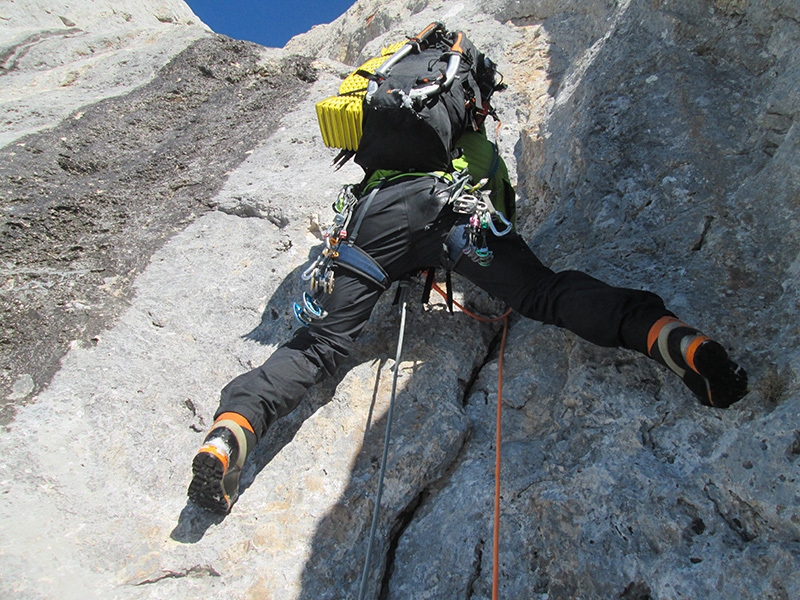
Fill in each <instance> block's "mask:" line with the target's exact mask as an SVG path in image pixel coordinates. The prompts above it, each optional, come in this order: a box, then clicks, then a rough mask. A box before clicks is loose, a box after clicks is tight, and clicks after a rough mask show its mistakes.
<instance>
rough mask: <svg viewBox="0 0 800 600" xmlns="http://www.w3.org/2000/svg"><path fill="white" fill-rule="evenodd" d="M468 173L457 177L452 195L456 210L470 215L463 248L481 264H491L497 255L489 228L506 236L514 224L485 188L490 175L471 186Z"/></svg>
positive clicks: (466, 253) (473, 259) (496, 233)
mask: <svg viewBox="0 0 800 600" xmlns="http://www.w3.org/2000/svg"><path fill="white" fill-rule="evenodd" d="M464 175H465V176H464V177H463V178H459V179H458V180H457V181H456V184H455V187H454V193H453V194H452V196H451V197H452V204H453V212H457V213H459V214H464V215H470V219H469V224H468V225H467V226H466V227H464V233H463V235H464V241H463V243H464V247H463V248H462V250H461V251H462V252H463V253H464V254H465V255H466V256H468V257H469V258H470V259H471V260H472V261H474V262H476V263H478V264H479V265H480V266H482V267H488V266H489V264H491V262H492V258H494V253H493V252H492V251H491V250H490V249H489V244H488V241H487V234H488V232H489V231H491V232H492V233H493V234H494V235H496V236H497V237H502V236H504V235H506V234H508V233H509V232H510V231H511V229H512V228H513V227H514V226H513V224H512V223H511V222H510V221H509V220H508V219H506V217H505V215H504V214H503V213H501V212H500V211H499V210H497V209H495V207H494V205H493V204H492V201H491V200H490V199H489V193H488V192H485V191H483V190H482V188H483V186H484V185H486V183H487V182H488V179H481V180H480V181H479V182H478V183H477V184H475V185H472V186H469V185H467V182H468V179H467V178H468V175H467V174H466V173H465V174H464ZM496 220H497V221H499V222H500V223H501V224H502V226H503V229H499V228H498V227H497V224H496V223H495V221H496Z"/></svg>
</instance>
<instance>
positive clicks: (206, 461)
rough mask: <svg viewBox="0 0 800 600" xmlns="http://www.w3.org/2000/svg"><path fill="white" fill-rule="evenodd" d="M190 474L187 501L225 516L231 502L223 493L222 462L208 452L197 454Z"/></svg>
mask: <svg viewBox="0 0 800 600" xmlns="http://www.w3.org/2000/svg"><path fill="white" fill-rule="evenodd" d="M192 473H193V478H192V483H191V484H189V492H188V495H189V500H191V502H193V503H194V504H196V505H197V506H199V507H201V508H205V509H207V510H210V511H213V512H215V513H218V514H222V515H227V514H228V513H229V512H230V510H231V506H232V505H233V501H232V500H231V498H230V497H229V496H228V494H226V493H225V488H224V485H223V480H224V478H225V467H224V466H223V464H222V462H221V461H220V460H219V459H218V458H217V457H216V456H214V455H213V454H211V453H209V452H198V453H197V455H196V456H195V457H194V460H193V461H192Z"/></svg>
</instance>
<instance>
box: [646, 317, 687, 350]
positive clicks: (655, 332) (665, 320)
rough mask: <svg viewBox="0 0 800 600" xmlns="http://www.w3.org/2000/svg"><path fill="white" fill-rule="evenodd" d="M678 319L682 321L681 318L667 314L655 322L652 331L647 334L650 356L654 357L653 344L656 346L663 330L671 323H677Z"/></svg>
mask: <svg viewBox="0 0 800 600" xmlns="http://www.w3.org/2000/svg"><path fill="white" fill-rule="evenodd" d="M676 321H680V319H678V318H676V317H670V316H667V317H661V318H660V319H659V320H658V321H656V322H655V323H653V326H652V327H651V328H650V332H649V333H648V334H647V354H648V355H649V356H650V358H653V346H655V343H656V341H657V340H658V336H659V335H661V330H662V329H664V327H666V326H667V325H669V324H670V323H675V322H676Z"/></svg>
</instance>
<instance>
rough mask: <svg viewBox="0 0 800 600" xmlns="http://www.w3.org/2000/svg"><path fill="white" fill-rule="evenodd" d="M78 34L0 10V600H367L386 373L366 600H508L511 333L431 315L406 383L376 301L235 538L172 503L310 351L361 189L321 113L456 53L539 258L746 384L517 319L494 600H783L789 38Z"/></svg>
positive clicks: (154, 21) (379, 31)
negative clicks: (384, 51) (315, 302)
mask: <svg viewBox="0 0 800 600" xmlns="http://www.w3.org/2000/svg"><path fill="white" fill-rule="evenodd" d="M70 6H71V7H72V8H71V9H70V10H72V11H73V12H69V13H68V12H67V7H66V6H65V7H63V8H59V9H58V10H56V9H55V7H53V8H52V9H48V10H47V11H45V10H44V9H41V10H39V9H38V4H35V3H33V2H29V3H23V2H16V3H12V4H11V6H10V8H8V9H6V8H3V9H2V11H5V12H0V16H2V17H3V18H4V19H8V21H6V20H4V21H3V22H2V23H3V24H2V25H0V26H2V27H4V28H6V29H5V30H4V32H5V31H9V32H10V33H11V35H10V36H4V38H3V50H0V52H1V54H0V56H1V57H2V58H3V60H4V61H5V62H3V63H2V68H3V70H2V72H0V86H2V87H0V102H2V107H3V111H4V119H3V124H2V127H3V129H2V130H1V132H2V135H3V136H4V138H3V139H4V143H5V144H6V145H5V146H4V147H3V148H2V149H0V153H2V156H3V161H2V164H0V203H2V208H3V217H4V224H3V229H2V246H0V252H1V253H2V269H3V275H4V277H3V281H4V283H3V288H2V303H3V304H2V308H3V324H2V325H3V348H4V350H3V359H2V360H3V365H2V368H3V378H4V386H5V389H4V391H3V393H4V396H5V402H6V409H5V411H4V421H3V423H4V426H5V429H6V430H5V431H4V432H3V435H2V436H0V456H2V457H3V460H2V461H1V462H0V469H1V470H2V471H0V493H1V495H0V497H2V499H3V500H2V503H0V521H1V522H2V531H3V535H2V536H0V557H1V558H2V560H0V590H2V591H3V592H5V594H6V595H8V596H9V597H23V598H39V597H43V598H50V597H59V598H72V597H76V598H77V597H80V598H86V597H97V598H198V597H201V598H210V597H216V596H223V595H225V596H226V597H235V598H275V599H283V598H287V599H288V598H304V599H305V598H307V599H312V598H313V599H315V600H316V599H319V598H331V599H338V598H344V597H357V595H358V590H359V585H360V581H361V571H362V569H363V565H364V560H365V553H366V547H367V536H368V533H369V528H370V521H371V518H372V510H373V499H374V494H375V490H376V485H377V475H378V470H379V468H380V456H381V449H382V443H383V427H384V425H385V419H386V410H387V407H388V398H389V392H390V388H391V380H392V369H394V368H397V369H399V371H398V384H399V391H400V392H399V395H398V400H397V407H396V412H395V421H394V423H393V429H392V431H393V434H392V444H391V447H390V454H389V463H388V465H387V467H388V469H387V471H388V472H387V479H386V488H385V491H384V496H383V501H382V504H381V519H380V521H379V524H378V535H377V538H376V541H375V544H374V546H373V554H372V561H371V565H372V568H371V571H370V572H369V574H368V579H367V582H368V585H367V597H370V598H398V599H399V598H473V599H477V598H489V597H491V583H492V511H493V486H494V473H493V471H494V450H495V448H494V445H495V444H494V439H495V429H494V416H495V410H496V407H495V402H496V399H497V395H498V383H497V376H498V362H499V360H498V358H499V357H498V355H497V350H498V342H499V334H500V325H497V324H494V325H486V324H480V323H477V322H474V321H471V320H470V319H468V318H467V317H466V316H464V315H460V314H456V315H448V314H447V313H446V311H445V310H444V309H443V305H442V304H441V303H435V304H433V305H432V306H428V307H422V306H420V305H419V304H418V303H416V302H415V299H416V294H418V293H419V291H420V290H419V286H417V287H415V288H414V289H413V290H412V292H411V293H412V301H413V302H412V305H411V307H410V314H409V324H408V328H407V331H406V336H405V348H404V352H403V355H402V358H401V361H400V364H399V365H395V364H394V352H395V348H394V346H395V342H396V335H397V329H398V316H397V311H396V307H394V306H392V302H391V300H392V297H391V296H393V294H387V296H386V298H384V299H383V300H382V302H381V303H380V304H379V306H378V307H377V308H376V311H375V314H374V316H373V319H372V321H371V323H370V325H369V326H368V328H367V330H366V331H365V333H364V334H363V339H362V343H361V344H360V345H359V348H358V350H357V351H356V352H355V353H354V355H353V356H352V357H350V359H349V360H348V363H347V364H346V365H345V368H343V369H342V370H341V371H340V372H339V373H338V374H337V376H336V377H335V378H333V379H331V380H327V381H325V382H323V383H321V384H319V385H318V386H316V387H315V388H313V389H312V391H311V392H310V393H309V395H308V397H307V398H306V400H305V401H304V402H303V404H302V405H301V407H300V408H298V410H297V411H296V412H295V413H294V414H293V415H291V416H290V417H288V418H287V419H285V420H284V421H282V422H280V423H279V424H278V425H277V426H276V427H275V428H274V430H273V431H272V432H270V434H269V435H268V436H267V438H266V439H264V440H262V442H261V443H260V444H259V445H258V446H257V448H256V450H255V451H254V453H253V454H252V455H251V457H250V459H248V463H247V465H246V467H245V473H244V477H243V492H242V495H241V498H240V500H239V501H238V503H237V504H236V505H235V507H234V509H233V511H232V513H231V514H230V515H228V516H227V517H226V518H224V519H223V518H219V517H213V516H211V515H209V514H207V513H205V512H204V511H200V510H198V509H196V508H194V507H192V506H191V505H188V504H187V503H186V500H185V488H186V486H187V485H188V481H189V475H190V473H189V465H190V462H191V458H192V455H193V453H194V451H195V450H196V447H197V446H198V444H199V443H200V441H201V440H202V437H203V435H204V433H205V430H206V429H207V427H208V426H209V425H210V423H211V420H212V414H213V412H214V410H215V408H216V403H217V394H218V390H219V389H220V388H221V387H222V386H223V385H224V384H225V383H226V382H227V381H228V380H229V379H230V378H232V377H233V376H235V375H236V374H238V373H240V372H242V371H243V370H245V369H248V368H250V367H252V366H255V365H257V364H259V363H260V362H261V361H263V360H264V359H265V358H266V356H268V354H269V352H270V351H272V350H273V349H274V348H275V347H276V346H277V345H278V344H280V343H281V342H282V341H283V340H285V339H286V337H287V336H288V335H289V334H290V333H291V330H292V328H293V327H294V324H293V321H292V317H291V315H290V310H289V307H290V305H291V303H292V302H293V301H294V300H296V299H297V298H298V297H299V295H300V294H301V293H302V290H303V288H304V283H303V282H302V281H301V279H300V277H299V273H300V272H301V271H302V269H303V267H304V264H305V262H306V261H307V259H308V258H309V256H311V255H313V250H312V249H313V248H314V247H315V246H318V245H319V227H320V224H322V225H323V226H324V224H325V223H327V222H328V221H329V219H330V211H329V206H330V203H331V202H332V200H333V199H334V198H335V195H336V193H337V191H338V188H339V186H340V185H342V184H343V183H346V182H350V181H355V180H357V179H358V178H359V176H360V173H359V170H358V169H357V168H356V167H354V166H353V165H348V166H347V167H345V168H344V169H343V170H342V171H339V172H334V171H333V170H332V169H331V168H329V167H328V164H329V162H330V160H331V158H332V157H333V155H334V152H333V151H331V150H329V149H326V148H324V146H323V145H322V143H321V140H320V136H319V133H318V130H317V126H316V122H315V116H314V106H313V105H314V102H315V101H316V100H318V99H320V98H323V97H325V96H327V95H329V94H331V93H332V92H333V91H334V90H335V89H336V87H337V85H338V82H339V81H340V80H341V78H342V77H343V76H344V75H346V74H347V73H348V72H349V70H351V69H352V68H353V67H354V66H357V65H358V64H359V61H360V60H362V59H364V58H366V57H368V56H370V55H372V54H374V53H375V52H376V51H377V50H379V48H380V46H381V45H386V44H387V43H389V42H392V41H395V40H396V39H397V38H399V37H402V36H404V35H410V34H413V33H416V32H417V31H419V30H421V29H422V28H423V27H424V26H425V25H427V24H428V23H430V22H431V21H434V20H439V21H443V22H445V23H446V24H447V25H448V26H449V27H451V28H463V29H464V30H466V31H468V32H469V34H470V37H471V38H472V39H473V40H474V41H475V43H476V44H477V45H478V46H479V47H480V48H482V49H485V50H486V51H487V53H488V54H490V55H491V56H493V57H494V58H495V59H496V60H497V62H498V63H499V65H500V69H501V71H503V73H504V74H505V76H506V81H507V83H508V84H509V90H508V91H507V92H506V93H505V94H502V95H499V96H498V98H497V107H498V111H499V113H500V116H501V118H502V121H503V127H502V129H501V131H500V146H501V150H502V151H503V153H504V155H505V157H506V159H507V162H508V163H509V166H510V168H511V170H512V172H513V173H514V174H515V176H516V178H517V180H518V190H519V196H520V197H519V200H518V205H519V206H518V213H519V223H518V226H519V229H520V231H521V232H523V233H524V235H525V237H526V239H527V240H528V241H529V243H530V244H531V246H532V247H533V248H534V250H535V251H536V252H537V254H539V256H540V257H541V258H542V260H543V261H545V262H546V263H549V264H551V265H552V266H553V267H554V268H556V269H566V268H577V269H581V270H584V271H587V272H589V273H591V274H593V275H595V276H597V277H600V278H601V279H604V280H607V281H609V282H610V283H613V284H616V285H626V286H631V287H642V288H647V289H651V290H652V291H655V292H657V293H659V294H660V295H661V296H662V297H664V299H665V301H666V302H667V305H668V306H669V307H670V308H671V309H672V310H673V311H675V312H676V313H678V314H679V315H680V316H681V317H682V318H683V319H685V320H687V321H690V322H692V323H696V324H697V325H698V326H699V327H701V328H703V329H705V330H706V331H707V332H708V333H710V334H712V335H714V336H715V337H717V338H718V339H720V340H721V341H722V342H723V343H725V345H726V346H728V347H729V348H730V349H731V351H732V352H733V354H734V355H735V356H737V357H738V358H740V359H741V361H742V362H743V364H744V365H745V367H746V368H747V369H748V371H749V372H750V374H751V379H752V391H751V393H750V394H749V395H748V396H747V397H746V398H745V399H744V400H742V401H741V402H740V403H739V404H737V405H735V406H734V407H733V408H731V409H729V410H727V411H718V410H712V409H707V408H704V407H701V406H699V405H698V404H697V403H696V402H695V401H694V400H693V398H692V397H691V396H690V394H689V393H688V392H687V391H686V390H685V389H684V388H683V386H682V384H681V383H680V381H679V380H678V379H677V378H676V377H675V376H674V375H672V374H671V373H668V372H666V371H664V369H662V368H661V367H659V366H658V365H656V364H655V363H653V362H652V361H650V360H648V359H647V358H645V357H643V356H639V355H637V354H635V353H633V352H629V351H625V350H616V349H605V348H597V347H594V346H591V345H589V344H587V343H585V342H583V341H582V340H580V339H578V338H576V337H575V336H574V335H572V334H570V333H568V332H565V331H561V330H558V329H556V328H553V327H547V326H543V325H541V324H538V323H533V322H530V321H526V320H524V319H520V318H518V317H512V319H511V326H510V331H509V334H508V340H507V346H506V352H505V356H504V361H503V366H504V368H503V382H504V385H503V401H504V406H503V429H502V431H503V443H502V452H503V460H502V472H501V475H502V479H501V481H502V486H501V496H502V502H501V521H500V570H499V582H500V596H501V597H503V598H541V599H545V598H547V599H550V600H552V599H556V598H558V599H567V598H597V599H607V598H623V599H634V598H635V599H645V598H653V599H656V598H658V599H667V598H713V599H716V598H719V599H723V598H725V599H727V598H775V599H779V598H786V599H789V598H796V597H800V580H798V578H797V575H796V573H797V571H798V567H800V544H799V543H798V539H800V486H798V476H800V473H798V469H800V466H799V465H800V458H799V457H800V425H798V413H800V392H799V390H798V375H800V352H798V347H797V342H796V340H797V338H798V322H800V319H798V309H799V308H800V243H799V242H800V240H798V233H797V232H798V230H799V229H798V214H800V167H798V165H800V130H798V126H797V120H798V119H797V115H798V108H800V107H799V106H798V104H799V103H800V53H798V50H797V48H798V47H800V44H799V42H800V4H798V3H797V2H787V1H780V0H771V1H768V2H763V3H748V2H744V1H733V0H726V1H723V0H717V1H716V2H712V1H702V2H690V1H688V0H675V1H658V2H649V3H636V2H632V1H630V0H620V1H618V2H613V3H610V2H604V1H600V0H597V1H592V0H590V1H581V2H578V1H567V2H550V1H545V0H540V1H533V0H523V1H511V0H496V1H493V2H477V1H475V0H465V1H463V2H437V1H430V2H424V1H420V2H377V1H375V0H359V2H357V3H356V4H355V5H354V6H353V7H352V8H351V9H350V10H348V12H347V13H346V14H345V15H343V16H342V17H341V18H340V19H338V20H337V21H335V22H334V23H332V24H330V25H326V26H320V27H317V28H314V29H313V30H312V31H310V32H309V33H307V34H304V35H302V36H298V37H297V38H295V39H293V40H292V41H290V43H289V44H288V45H287V47H286V48H285V49H280V50H278V49H264V48H260V47H258V46H255V45H253V44H248V43H244V42H237V41H233V40H229V39H227V38H223V37H221V36H215V35H213V34H211V33H209V32H207V31H206V30H205V28H204V27H203V26H202V24H200V23H199V22H198V21H197V20H196V18H195V17H193V15H191V12H190V11H189V10H188V9H187V8H186V7H185V6H184V5H183V4H182V3H178V2H173V3H166V2H164V3H157V2H153V3H151V4H148V3H138V4H137V7H140V8H137V10H136V11H133V10H131V11H130V12H129V13H125V14H130V18H126V17H125V16H124V15H123V14H122V10H121V9H119V8H117V9H114V8H113V7H112V5H111V4H109V5H108V6H109V8H108V9H107V11H106V12H102V10H100V12H99V14H101V15H102V18H97V19H91V18H90V17H89V15H90V14H97V12H98V10H99V8H98V7H100V6H101V5H100V4H98V3H96V2H93V3H87V2H82V3H79V5H75V6H73V5H72V4H71V5H70ZM76 6H78V7H79V8H76ZM34 8H36V9H37V10H39V12H38V13H37V12H36V10H34ZM90 8H91V9H92V10H89V9H90ZM162 9H163V11H165V12H162ZM11 11H16V12H11ZM48 11H49V12H48ZM108 11H111V12H108ZM37 14H38V18H37V19H33V18H31V20H26V17H25V16H24V15H37ZM158 15H160V17H159V16H158ZM168 16H169V18H167V17H168ZM56 19H57V20H56ZM64 19H67V20H68V21H70V23H72V24H69V23H67V22H66V21H64ZM189 21H193V22H195V23H196V25H189ZM59 23H61V25H59ZM134 25H135V27H134ZM76 29H77V30H79V31H77V30H76ZM54 32H55V33H54ZM26 40H27V41H26ZM87 40H95V41H94V42H92V44H96V46H93V47H95V52H94V53H93V54H92V53H90V55H91V56H86V55H85V54H84V53H82V52H80V51H78V50H74V51H71V52H67V51H66V50H65V51H64V52H63V53H62V54H60V55H58V57H57V58H53V59H52V61H53V62H51V63H47V62H42V61H43V59H41V58H40V59H36V60H34V57H35V56H36V53H37V52H41V53H42V54H41V56H42V57H44V56H51V54H48V52H51V50H52V48H53V47H56V46H58V45H59V44H61V45H63V46H64V48H69V47H71V46H69V44H73V43H78V42H80V43H81V44H85V43H88V42H87ZM97 40H114V42H113V43H112V44H111V45H110V46H102V44H100V42H98V41H97ZM57 42H58V43H57ZM48 44H50V45H49V46H48ZM101 47H102V48H107V50H108V51H107V52H101V51H100V50H99V49H100V48H101ZM83 48H86V46H83ZM90 57H93V58H94V60H96V61H100V62H97V63H92V62H88V63H84V62H82V61H84V60H88V59H89V58H90ZM123 61H127V62H123ZM87 65H89V66H87ZM95 65H96V66H95ZM127 65H131V66H132V68H131V69H130V70H129V69H128V68H127ZM133 67H135V68H133ZM82 68H84V70H81V69H82ZM70 72H75V73H78V74H82V75H81V77H76V79H74V80H72V81H71V83H70V84H68V85H62V83H58V82H63V81H64V80H63V79H61V80H60V79H59V77H66V76H67V74H68V73H70ZM115 73H116V75H115ZM120 73H128V74H129V75H130V76H129V77H127V78H120V77H119V74H120ZM68 79H69V78H68ZM48 82H49V83H48ZM54 82H56V83H54ZM34 83H35V84H36V85H39V86H40V88H39V91H40V92H41V94H40V96H36V97H34V96H30V95H28V94H27V92H26V90H27V87H26V86H28V85H31V84H34ZM42 86H43V87H42ZM47 86H49V87H47ZM36 98H41V100H38V99H36ZM23 108H24V110H23ZM456 283H457V289H458V292H459V294H458V299H460V300H462V301H463V302H466V303H467V304H469V305H470V306H472V307H475V308H477V309H479V310H481V311H483V312H485V313H497V312H500V311H501V310H502V307H501V306H499V305H497V304H496V303H494V302H493V301H492V300H491V299H489V298H486V297H485V296H483V295H481V294H480V293H479V292H478V291H476V290H474V289H470V288H469V287H468V286H467V285H466V284H465V282H463V281H458V280H457V282H456ZM7 357H8V358H7ZM59 359H60V362H59Z"/></svg>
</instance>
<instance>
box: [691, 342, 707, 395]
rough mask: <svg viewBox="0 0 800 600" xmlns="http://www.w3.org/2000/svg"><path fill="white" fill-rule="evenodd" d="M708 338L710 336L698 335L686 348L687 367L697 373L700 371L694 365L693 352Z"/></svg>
mask: <svg viewBox="0 0 800 600" xmlns="http://www.w3.org/2000/svg"><path fill="white" fill-rule="evenodd" d="M709 339H711V338H709V337H707V336H705V335H698V336H697V337H695V338H694V339H693V340H692V341H691V342H689V346H688V347H687V348H686V364H687V365H689V368H690V369H691V370H692V371H694V372H695V373H698V374H699V373H700V372H699V371H698V370H697V367H695V366H694V357H695V354H696V353H697V349H698V348H699V347H700V345H701V344H702V343H703V342H707V341H708V340H709ZM710 395H711V394H710V393H709V396H710Z"/></svg>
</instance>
